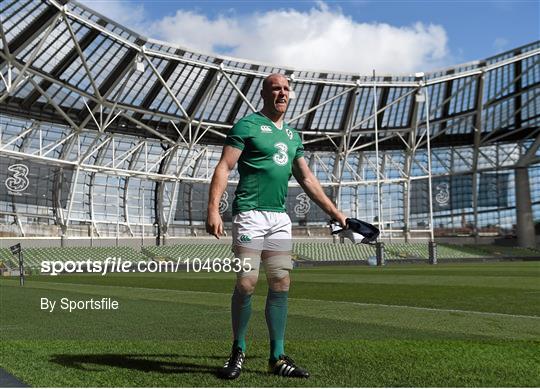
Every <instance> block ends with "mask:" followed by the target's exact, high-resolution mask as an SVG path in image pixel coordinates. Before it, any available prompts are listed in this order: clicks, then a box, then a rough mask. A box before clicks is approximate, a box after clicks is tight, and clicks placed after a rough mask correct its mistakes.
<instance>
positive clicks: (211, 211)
mask: <svg viewBox="0 0 540 389" xmlns="http://www.w3.org/2000/svg"><path fill="white" fill-rule="evenodd" d="M240 154H242V150H239V149H237V148H235V147H232V146H227V145H226V146H224V147H223V152H222V153H221V159H220V160H219V162H218V164H217V166H216V169H215V170H214V175H213V176H212V182H211V183H210V194H209V196H208V215H207V218H206V232H208V233H209V234H211V235H214V236H215V237H216V238H218V239H219V237H220V235H223V220H221V216H220V215H219V201H220V200H221V196H222V195H223V192H224V191H225V189H226V188H227V179H228V178H229V174H230V173H231V170H232V169H233V168H234V165H236V162H237V161H238V158H240Z"/></svg>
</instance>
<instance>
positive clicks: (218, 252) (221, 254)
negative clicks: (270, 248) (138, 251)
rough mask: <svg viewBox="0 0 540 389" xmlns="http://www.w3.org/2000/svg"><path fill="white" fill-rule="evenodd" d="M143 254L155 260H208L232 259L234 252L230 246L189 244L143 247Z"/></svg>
mask: <svg viewBox="0 0 540 389" xmlns="http://www.w3.org/2000/svg"><path fill="white" fill-rule="evenodd" d="M142 252H143V253H144V254H145V255H147V256H148V257H150V258H152V259H155V260H167V261H168V260H173V261H176V260H178V259H181V260H186V259H194V258H200V259H206V258H211V259H214V258H231V257H232V255H233V254H232V251H231V245H230V244H201V243H188V244H177V245H172V246H148V247H143V249H142Z"/></svg>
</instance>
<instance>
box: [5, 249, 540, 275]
mask: <svg viewBox="0 0 540 389" xmlns="http://www.w3.org/2000/svg"><path fill="white" fill-rule="evenodd" d="M384 247H385V259H386V260H388V261H392V260H422V261H427V259H428V258H429V252H428V245H427V243H426V242H422V243H394V242H386V243H385V245H384ZM23 253H24V263H25V267H26V269H39V268H40V265H41V262H42V261H45V260H47V261H64V262H65V261H86V260H88V259H89V260H92V261H97V260H101V261H103V260H105V259H106V258H107V257H114V258H117V259H118V258H122V260H123V261H132V262H138V261H148V260H156V261H170V260H172V261H177V260H178V259H180V260H182V261H185V260H187V259H194V258H200V259H207V258H210V259H214V258H231V257H232V255H233V254H232V251H231V245H230V244H207V243H187V244H177V245H171V246H146V247H143V248H142V249H141V252H138V251H137V250H135V249H133V248H130V247H52V248H27V249H23ZM375 256H376V249H375V246H370V245H364V244H357V245H355V244H351V243H343V244H340V243H338V244H334V243H331V242H327V243H319V242H302V243H294V245H293V259H295V260H297V261H315V262H338V263H339V262H343V261H359V262H361V261H367V260H368V259H370V258H371V259H373V258H374V257H375ZM437 257H438V259H439V260H445V259H449V260H467V259H475V258H476V259H485V258H494V259H495V258H523V257H531V258H532V257H536V258H538V257H540V251H539V250H535V249H527V248H521V247H505V246H494V245H450V244H437ZM1 265H4V266H5V267H7V268H10V269H13V268H17V267H18V259H17V258H16V257H15V256H13V255H12V254H11V252H10V250H9V249H8V248H0V266H1Z"/></svg>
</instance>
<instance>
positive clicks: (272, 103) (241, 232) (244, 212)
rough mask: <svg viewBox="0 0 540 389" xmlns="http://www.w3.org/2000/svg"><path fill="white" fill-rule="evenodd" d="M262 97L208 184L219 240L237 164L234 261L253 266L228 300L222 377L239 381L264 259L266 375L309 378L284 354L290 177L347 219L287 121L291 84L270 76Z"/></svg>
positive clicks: (231, 137)
mask: <svg viewBox="0 0 540 389" xmlns="http://www.w3.org/2000/svg"><path fill="white" fill-rule="evenodd" d="M261 97H262V99H263V108H262V110H261V111H260V112H256V113H253V114H251V115H248V116H246V117H244V118H243V119H241V120H240V121H238V123H236V125H235V126H234V127H233V128H232V129H231V131H230V132H229V134H228V136H227V139H226V140H225V146H224V147H223V152H222V155H221V159H220V161H219V163H218V164H217V166H216V169H215V171H214V176H213V177H212V182H211V184H210V195H209V200H208V218H207V222H206V231H207V232H208V233H209V234H212V235H214V236H215V237H216V238H218V239H219V236H220V235H223V221H222V219H221V217H220V214H219V201H220V199H221V196H222V194H223V192H224V191H225V189H226V186H227V178H228V177H229V173H230V172H231V170H232V169H233V168H234V166H235V164H236V163H237V162H238V171H239V174H240V181H239V183H238V187H237V188H236V192H235V199H234V202H233V231H232V238H233V251H234V254H235V257H236V258H240V259H241V260H243V261H245V262H247V264H248V265H249V266H246V267H245V268H244V269H243V271H241V272H239V273H238V274H237V280H236V287H235V289H234V293H233V296H232V301H231V316H232V329H233V336H234V342H233V347H232V353H231V355H230V357H229V359H228V361H227V362H226V363H225V366H224V367H223V369H222V370H221V376H222V377H223V378H228V379H234V378H237V377H238V376H239V375H240V372H241V370H242V365H243V363H244V360H245V351H246V340H245V336H246V331H247V325H248V321H249V318H250V315H251V295H252V294H253V291H254V290H255V285H256V284H257V280H258V274H259V266H260V264H261V261H262V264H263V266H264V267H265V272H266V277H267V280H268V286H269V289H268V296H267V299H266V310H265V316H266V323H267V325H268V332H269V336H270V357H269V361H268V362H269V371H270V372H271V373H273V374H276V375H280V376H287V377H301V378H308V377H309V373H308V372H307V371H306V370H305V369H303V368H301V367H299V366H297V365H296V364H295V363H294V361H293V360H292V359H291V358H289V357H288V356H287V355H286V354H285V350H284V335H285V326H286V322H287V301H288V291H289V285H290V278H289V270H291V269H292V260H291V250H292V242H291V220H290V218H289V216H288V215H287V214H286V213H285V211H286V209H285V198H286V196H287V186H288V181H289V178H290V176H291V173H292V174H294V177H295V178H296V180H297V181H298V183H299V184H300V185H301V186H302V188H303V189H304V191H305V192H306V193H307V194H308V196H309V197H310V198H311V199H312V200H313V201H315V202H316V203H317V205H319V207H321V208H322V209H323V210H324V211H325V212H326V213H327V214H328V215H330V216H331V217H332V218H334V219H336V220H337V221H338V222H339V223H340V224H341V225H342V226H345V224H346V221H345V219H346V218H345V216H344V215H343V214H342V213H341V212H340V211H338V210H337V208H336V207H335V206H334V204H333V203H332V201H331V200H330V199H329V198H328V197H327V196H326V195H325V193H324V191H323V189H322V187H321V185H320V183H319V181H318V180H317V178H316V177H315V176H314V175H313V173H312V172H311V170H310V169H309V167H308V165H307V163H306V161H305V159H304V157H303V155H304V148H303V146H302V141H301V139H300V136H299V135H298V133H297V132H296V130H294V129H293V128H292V127H289V126H288V125H287V124H286V123H284V122H283V117H284V115H285V111H286V110H287V106H288V103H289V82H288V81H287V79H286V78H285V77H284V76H283V75H281V74H271V75H270V76H268V77H266V78H265V79H264V81H263V87H262V90H261ZM248 261H249V262H248Z"/></svg>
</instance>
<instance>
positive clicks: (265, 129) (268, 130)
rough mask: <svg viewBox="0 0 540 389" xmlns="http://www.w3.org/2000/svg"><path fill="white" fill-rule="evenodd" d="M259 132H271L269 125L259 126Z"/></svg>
mask: <svg viewBox="0 0 540 389" xmlns="http://www.w3.org/2000/svg"><path fill="white" fill-rule="evenodd" d="M261 132H272V129H271V128H270V126H261Z"/></svg>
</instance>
